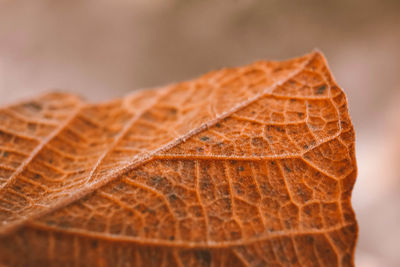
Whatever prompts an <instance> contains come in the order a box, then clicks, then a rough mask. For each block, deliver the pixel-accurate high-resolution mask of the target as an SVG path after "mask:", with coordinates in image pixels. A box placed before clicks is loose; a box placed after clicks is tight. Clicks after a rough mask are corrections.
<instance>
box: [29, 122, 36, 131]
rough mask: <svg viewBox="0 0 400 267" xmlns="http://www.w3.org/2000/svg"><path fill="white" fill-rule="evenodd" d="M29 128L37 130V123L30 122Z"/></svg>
mask: <svg viewBox="0 0 400 267" xmlns="http://www.w3.org/2000/svg"><path fill="white" fill-rule="evenodd" d="M28 129H29V130H31V131H35V130H36V124H33V123H28Z"/></svg>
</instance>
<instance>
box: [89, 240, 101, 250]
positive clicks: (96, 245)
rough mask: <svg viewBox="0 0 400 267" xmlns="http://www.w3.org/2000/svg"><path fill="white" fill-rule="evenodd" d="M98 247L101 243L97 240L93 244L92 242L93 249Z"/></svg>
mask: <svg viewBox="0 0 400 267" xmlns="http://www.w3.org/2000/svg"><path fill="white" fill-rule="evenodd" d="M98 245H99V243H98V242H97V240H92V242H91V246H92V248H97V247H98Z"/></svg>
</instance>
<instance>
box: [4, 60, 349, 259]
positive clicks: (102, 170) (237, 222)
mask: <svg viewBox="0 0 400 267" xmlns="http://www.w3.org/2000/svg"><path fill="white" fill-rule="evenodd" d="M0 121H1V126H0V127H1V128H0V188H1V189H0V190H1V191H0V192H1V193H0V220H1V224H0V263H2V264H5V265H7V266H8V265H9V266H19V265H21V266H35V265H38V266H41V265H48V264H52V265H54V266H69V265H76V266H161V265H162V266H264V265H268V266H272V265H274V266H275V265H276V266H280V265H283V266H288V265H290V266H299V265H302V266H328V265H329V266H331V265H332V266H336V265H344V266H351V265H353V253H354V248H355V241H356V237H357V224H356V220H355V217H354V213H353V210H352V208H351V203H350V196H351V190H352V187H353V184H354V181H355V177H356V162H355V156H354V131H353V127H352V124H351V122H350V119H349V115H348V110H347V101H346V97H345V95H344V93H343V92H342V91H341V90H340V89H339V88H338V86H337V85H336V83H335V81H334V80H333V78H332V76H331V74H330V72H329V69H328V67H327V65H326V62H325V59H324V58H323V56H322V55H321V54H320V53H319V52H314V53H311V54H309V55H306V56H303V57H300V58H296V59H293V60H289V61H284V62H257V63H254V64H252V65H249V66H246V67H242V68H231V69H223V70H220V71H215V72H211V73H209V74H207V75H205V76H202V77H200V78H198V79H195V80H193V81H189V82H183V83H179V84H176V85H171V86H167V87H164V88H160V89H157V90H151V91H150V90H148V91H142V92H139V93H136V94H132V95H130V96H127V97H125V98H124V99H120V100H115V101H111V102H108V103H101V104H94V105H93V104H86V103H84V102H83V101H81V100H79V99H78V98H76V97H74V96H70V95H65V94H49V95H45V96H42V97H38V98H36V99H33V100H31V101H29V102H23V103H20V104H16V105H12V106H9V107H5V108H3V109H1V111H0Z"/></svg>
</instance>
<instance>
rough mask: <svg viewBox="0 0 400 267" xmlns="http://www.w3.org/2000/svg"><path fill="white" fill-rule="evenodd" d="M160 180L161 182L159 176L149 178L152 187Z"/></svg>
mask: <svg viewBox="0 0 400 267" xmlns="http://www.w3.org/2000/svg"><path fill="white" fill-rule="evenodd" d="M162 180H163V178H162V177H161V176H153V177H151V182H152V184H153V185H158V184H159V183H160V182H161V181H162Z"/></svg>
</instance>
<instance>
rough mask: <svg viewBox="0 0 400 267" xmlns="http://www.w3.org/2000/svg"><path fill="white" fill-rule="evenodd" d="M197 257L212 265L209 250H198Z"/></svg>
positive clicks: (205, 263)
mask: <svg viewBox="0 0 400 267" xmlns="http://www.w3.org/2000/svg"><path fill="white" fill-rule="evenodd" d="M195 257H196V259H197V260H198V261H201V262H202V263H203V264H204V265H205V266H210V265H211V253H210V251H208V250H197V251H196V252H195Z"/></svg>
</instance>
